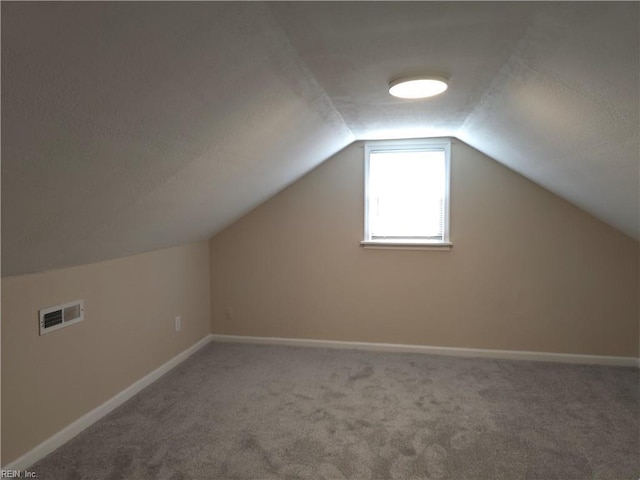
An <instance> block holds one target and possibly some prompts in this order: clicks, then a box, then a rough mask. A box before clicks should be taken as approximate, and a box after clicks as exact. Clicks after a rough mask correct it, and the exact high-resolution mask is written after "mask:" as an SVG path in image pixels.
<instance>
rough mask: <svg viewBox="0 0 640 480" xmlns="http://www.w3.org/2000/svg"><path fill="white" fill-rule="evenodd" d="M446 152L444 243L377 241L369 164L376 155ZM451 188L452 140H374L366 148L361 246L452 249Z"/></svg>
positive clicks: (399, 240) (366, 144)
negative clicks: (373, 232)
mask: <svg viewBox="0 0 640 480" xmlns="http://www.w3.org/2000/svg"><path fill="white" fill-rule="evenodd" d="M428 150H438V151H444V156H445V185H444V190H445V198H444V218H443V225H444V238H443V240H442V241H433V240H426V239H425V240H420V239H415V240H413V239H411V240H410V241H409V240H405V239H373V238H372V236H371V232H370V230H369V161H370V155H371V153H372V152H393V151H405V152H406V151H428ZM450 185H451V140H450V139H430V138H426V139H419V140H384V141H370V142H366V143H365V145H364V240H362V241H361V242H360V244H361V245H362V246H363V247H365V248H392V249H404V250H449V249H450V248H451V246H452V243H451V238H450V229H449V204H450V191H451V190H450Z"/></svg>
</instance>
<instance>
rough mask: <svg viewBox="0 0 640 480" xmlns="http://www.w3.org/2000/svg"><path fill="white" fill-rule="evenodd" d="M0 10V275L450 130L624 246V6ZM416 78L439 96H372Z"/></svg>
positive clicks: (114, 253) (208, 226) (143, 240)
mask: <svg viewBox="0 0 640 480" xmlns="http://www.w3.org/2000/svg"><path fill="white" fill-rule="evenodd" d="M1 8H2V274H3V275H13V274H20V273H27V272H34V271H41V270H46V269H51V268H56V267H62V266H69V265H77V264H82V263H88V262H93V261H98V260H104V259H107V258H114V257H119V256H124V255H129V254H134V253H139V252H144V251H149V250H153V249H157V248H163V247H167V246H172V245H178V244H182V243H186V242H189V241H195V240H199V239H205V238H209V237H210V236H212V235H213V234H215V233H216V232H218V231H220V230H221V229H222V228H224V227H225V226H226V225H228V224H229V223H230V222H232V221H234V220H235V219H237V218H239V217H240V216H241V215H243V214H244V213H246V212H247V211H249V210H250V209H252V208H253V207H255V206H257V205H258V204H260V203H261V202H263V201H264V200H265V199H267V198H268V197H270V196H272V195H273V194H275V193H276V192H278V191H279V190H281V189H282V188H283V187H285V186H286V185H288V184H289V183H291V182H292V181H294V180H295V179H297V178H299V177H300V176H301V175H303V174H305V173H306V172H307V171H309V170H310V169H312V168H313V167H315V166H316V165H318V164H319V163H321V162H322V161H324V160H326V159H327V158H328V157H330V156H331V155H332V154H334V153H335V152H337V151H338V150H340V149H342V148H343V147H345V146H347V145H348V144H349V143H351V142H352V141H354V140H356V139H370V138H402V137H405V138H409V137H419V136H435V135H446V136H456V137H459V138H461V139H462V140H464V141H465V142H467V143H468V144H470V145H471V146H474V147H476V148H478V149H479V150H480V151H483V152H484V153H487V154H488V155H490V156H492V157H493V158H495V159H496V160H497V161H499V162H502V163H504V164H505V165H507V166H509V167H510V168H513V169H514V170H516V171H518V172H520V173H522V174H523V175H525V176H527V177H528V178H530V179H532V180H534V181H536V182H538V183H539V184H541V185H543V186H544V187H546V188H548V189H549V190H551V191H553V192H555V193H557V194H559V195H560V196H563V197H564V198H566V199H568V200H569V201H571V202H573V203H575V204H576V205H578V206H580V207H581V208H583V209H585V210H586V211H588V212H590V213H592V214H593V215H595V216H596V217H598V218H600V219H602V220H603V221H605V222H607V223H609V224H610V225H612V226H614V227H616V228H618V229H619V230H621V231H623V232H625V233H626V234H628V235H630V236H632V237H633V238H636V239H638V231H639V217H640V211H639V200H640V199H639V190H640V186H639V177H638V175H639V174H638V170H639V166H638V163H639V144H638V136H639V130H640V120H639V108H640V99H639V92H638V89H639V81H640V79H639V71H640V67H639V36H638V30H639V26H638V25H639V22H638V20H639V8H638V4H637V3H610V2H603V3H595V2H593V3H592V2H588V3H576V2H569V3H555V2H540V3H537V2H534V3H525V2H513V3H502V2H500V3H486V2H477V3H476V2H471V3H462V2H451V3H446V2H445V3H440V2H408V3H404V2H402V3H400V2H354V3H349V2H327V3H315V2H285V3H276V2H269V3H253V2H251V3H222V2H206V3H205V2H193V3H191V2H189V3H186V2H185V3H182V2H175V3H174V2H157V3H152V2H140V3H138V2H136V3H128V2H113V3H103V2H95V3H94V2H86V3H76V2H73V3H71V2H70V3H31V2H19V3H18V2H16V3H12V2H2V4H1ZM423 72H427V73H438V74H443V75H445V76H447V77H449V78H450V89H449V91H448V92H446V93H445V94H443V95H442V96H440V97H436V98H433V99H430V100H426V101H419V102H408V101H403V100H398V99H394V98H392V97H390V96H389V95H388V93H387V84H388V82H389V80H391V79H392V78H394V77H397V76H399V75H405V74H414V73H423Z"/></svg>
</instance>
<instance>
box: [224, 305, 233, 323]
mask: <svg viewBox="0 0 640 480" xmlns="http://www.w3.org/2000/svg"><path fill="white" fill-rule="evenodd" d="M224 318H226V319H227V320H232V319H233V308H231V307H227V308H225V309H224Z"/></svg>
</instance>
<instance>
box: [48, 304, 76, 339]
mask: <svg viewBox="0 0 640 480" xmlns="http://www.w3.org/2000/svg"><path fill="white" fill-rule="evenodd" d="M39 313H40V335H44V334H45V333H49V332H53V331H54V330H59V329H60V328H62V327H68V326H69V325H73V324H74V323H78V322H81V321H82V320H84V305H83V302H82V300H76V301H75V302H71V303H65V304H64V305H58V306H55V307H50V308H43V309H42V310H40V312H39Z"/></svg>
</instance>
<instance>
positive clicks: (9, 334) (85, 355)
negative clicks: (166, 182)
mask: <svg viewBox="0 0 640 480" xmlns="http://www.w3.org/2000/svg"><path fill="white" fill-rule="evenodd" d="M208 263H209V252H208V244H207V242H200V243H197V244H191V245H187V246H182V247H177V248H171V249H166V250H159V251H155V252H151V253H146V254H142V255H136V256H133V257H127V258H121V259H117V260H110V261H105V262H100V263H94V264H90V265H84V266H80V267H73V268H65V269H60V270H54V271H50V272H45V273H38V274H30V275H23V276H16V277H5V278H3V279H2V420H3V421H2V449H3V451H2V461H3V462H4V464H6V463H9V462H11V461H13V460H14V459H16V458H17V457H19V456H20V455H22V454H24V453H26V452H27V451H28V450H30V449H32V448H33V447H35V446H36V445H37V444H39V443H40V442H42V441H43V440H45V439H47V438H48V437H50V436H51V435H53V434H54V433H56V432H58V431H59V430H61V429H62V428H64V427H65V426H67V425H68V424H70V423H71V422H73V421H74V420H76V419H78V418H79V417H81V416H82V415H83V414H85V413H87V412H89V411H90V410H92V409H93V408H95V407H97V406H99V405H100V404H102V403H103V402H105V401H106V400H108V399H109V398H111V397H112V396H114V395H115V394H117V393H119V392H120V391H122V390H123V389H125V388H126V387H128V386H130V385H131V384H132V383H134V382H135V381H137V380H139V379H140V378H141V377H143V376H144V375H146V374H148V373H149V372H151V371H153V370H154V369H156V368H157V367H159V366H160V365H162V364H163V363H165V362H166V361H168V360H169V359H171V358H172V357H174V356H175V355H176V354H178V353H180V352H182V351H183V350H185V349H187V348H188V347H189V346H191V345H193V344H194V343H196V342H197V341H198V340H200V339H201V338H203V337H205V336H206V335H208V334H209V317H210V312H209V267H208ZM77 299H83V300H84V310H85V320H84V321H83V322H80V323H78V324H76V325H71V326H69V327H67V328H63V329H61V330H58V331H54V332H51V333H48V334H47V335H44V336H39V335H38V310H39V309H40V308H44V307H49V306H53V305H58V304H61V303H66V302H70V301H73V300H77ZM177 315H181V316H182V330H181V331H180V332H175V331H174V319H175V317H176V316H177Z"/></svg>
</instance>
